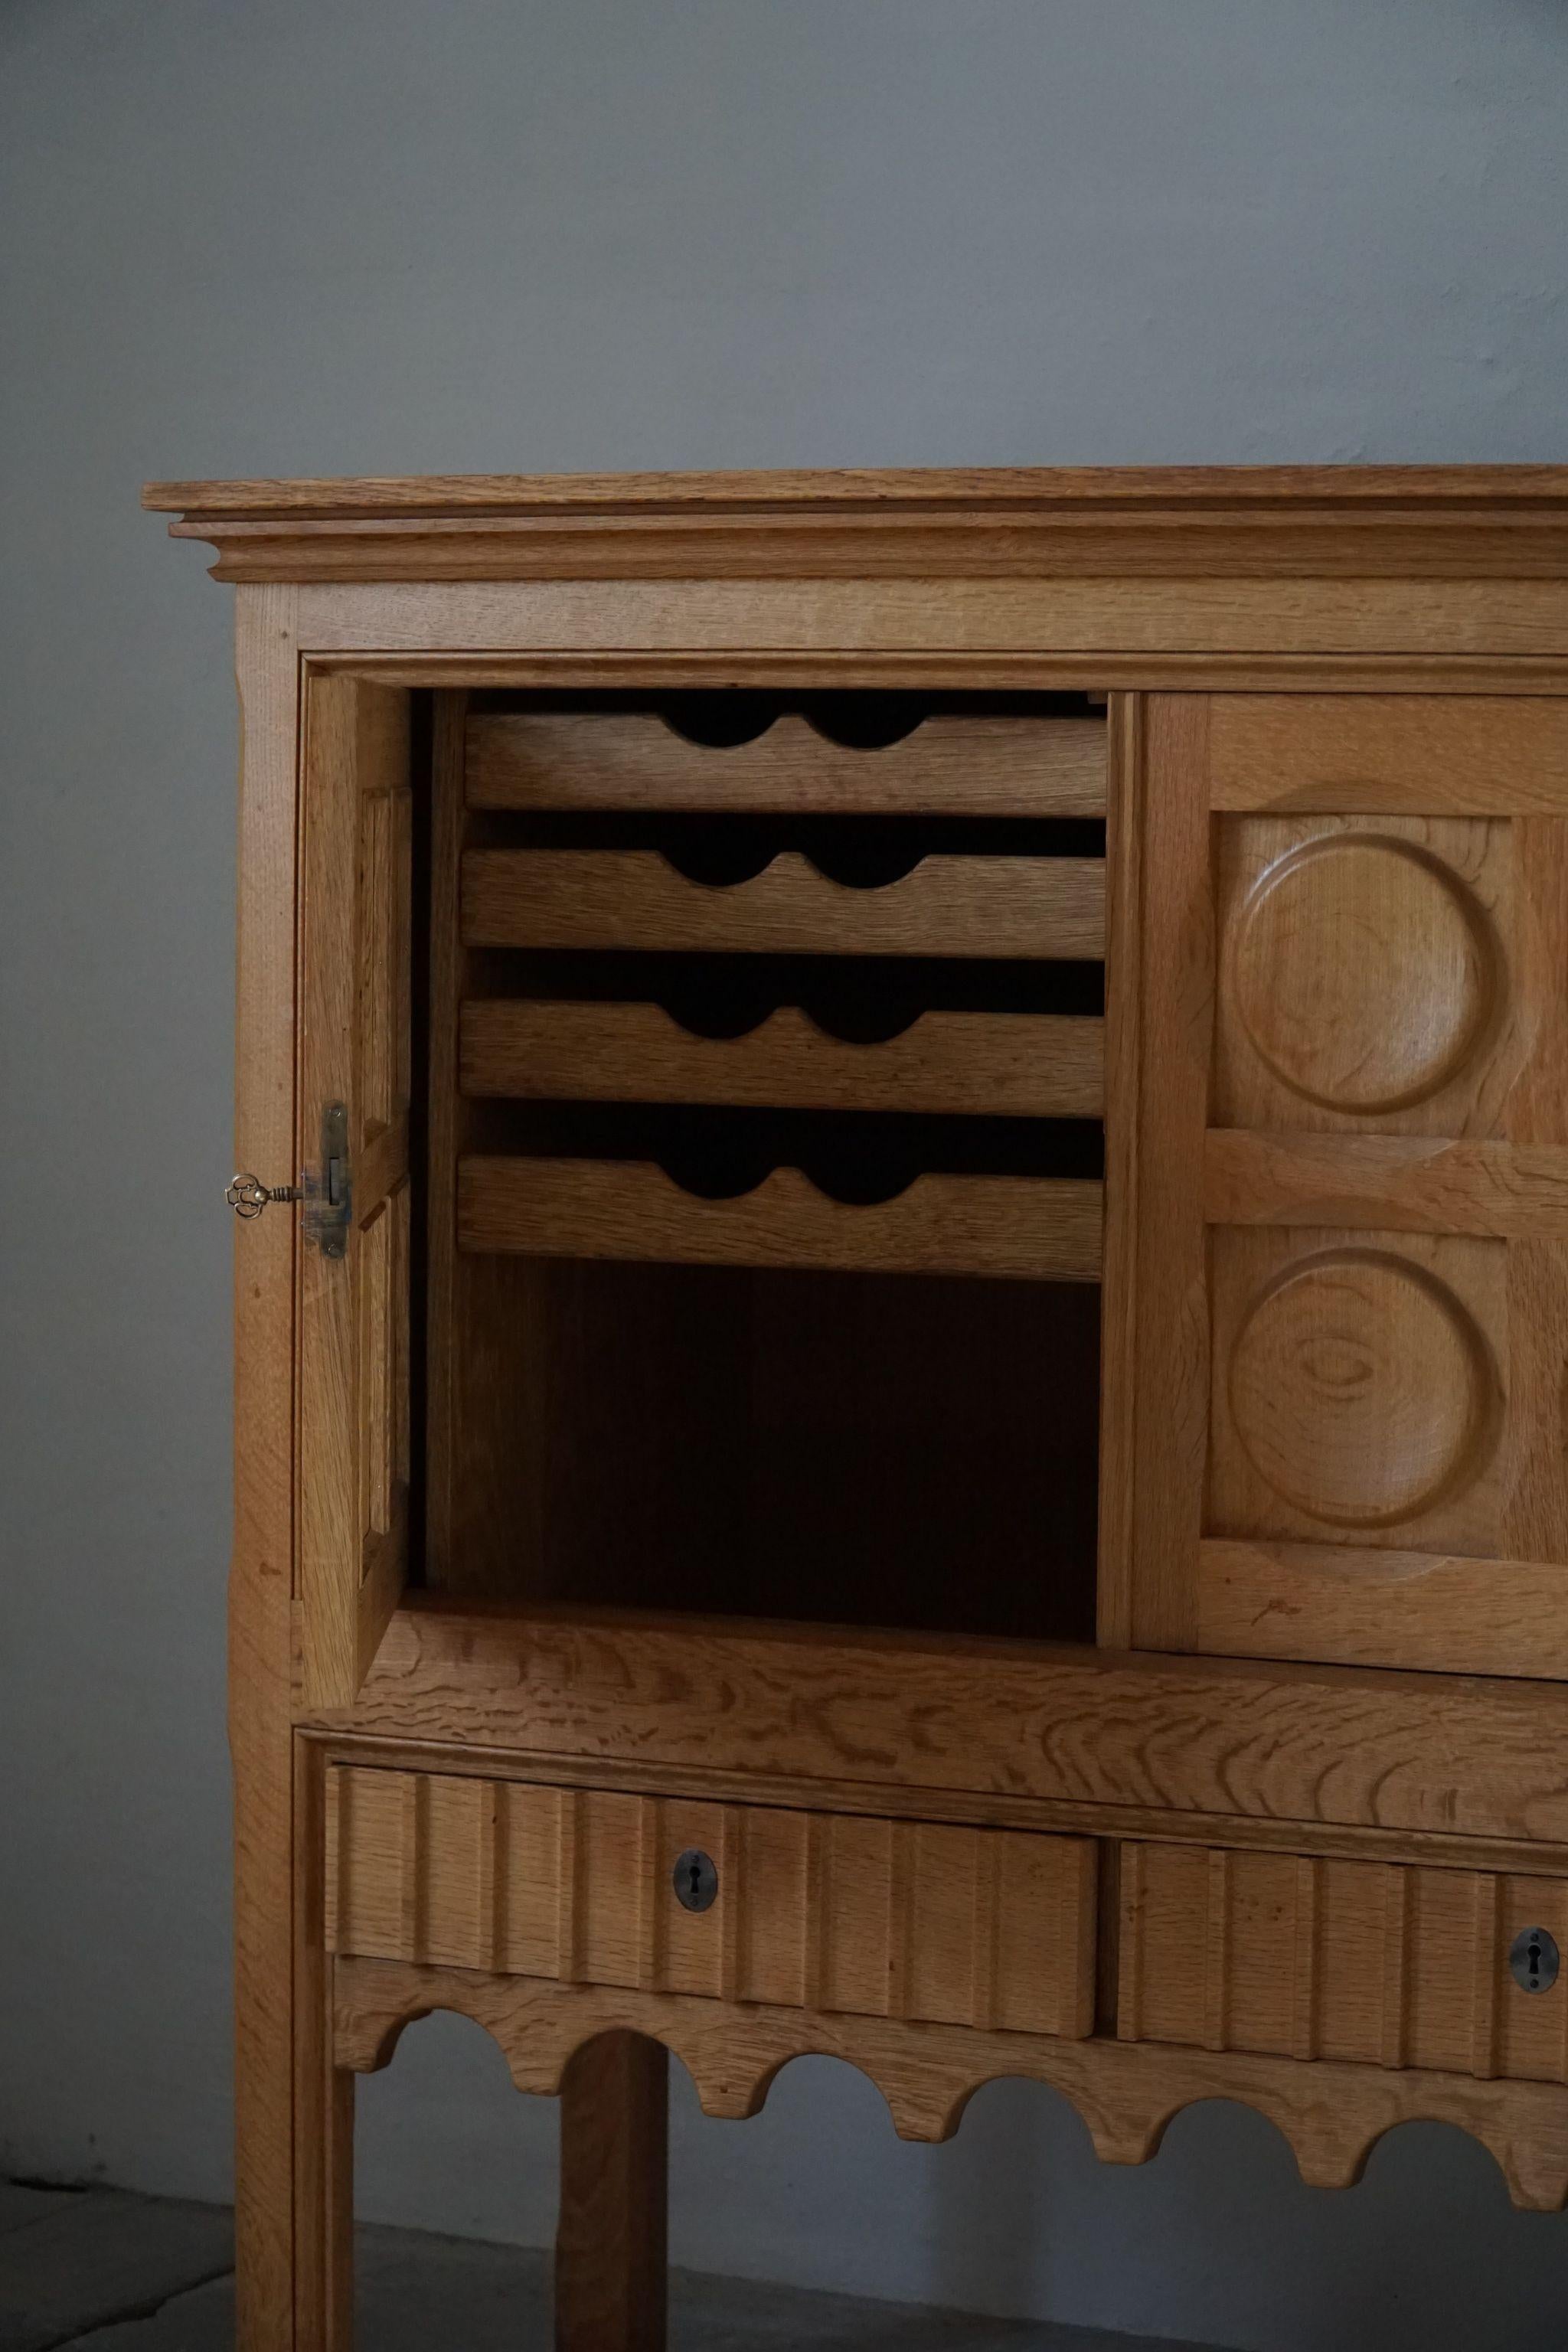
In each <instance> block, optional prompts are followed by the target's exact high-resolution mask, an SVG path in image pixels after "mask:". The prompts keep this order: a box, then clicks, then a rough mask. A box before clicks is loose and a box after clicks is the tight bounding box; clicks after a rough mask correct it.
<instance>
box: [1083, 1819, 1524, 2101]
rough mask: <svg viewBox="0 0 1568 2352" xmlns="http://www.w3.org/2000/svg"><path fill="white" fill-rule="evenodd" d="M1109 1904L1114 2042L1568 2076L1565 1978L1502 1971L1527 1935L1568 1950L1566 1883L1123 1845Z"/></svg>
mask: <svg viewBox="0 0 1568 2352" xmlns="http://www.w3.org/2000/svg"><path fill="white" fill-rule="evenodd" d="M1527 1927H1535V1928H1544V1929H1546V1931H1547V1933H1548V1934H1549V1935H1551V1936H1552V1937H1554V1938H1555V1939H1556V1941H1557V1942H1558V1944H1559V1945H1560V1946H1561V1947H1562V1948H1563V1950H1565V1951H1568V1881H1564V1880H1563V1879H1553V1878H1537V1877H1524V1876H1515V1875H1506V1874H1494V1873H1492V1872H1490V1871H1479V1870H1434V1869H1427V1868H1425V1867H1415V1866H1413V1865H1410V1864H1403V1863H1381V1862H1340V1861H1321V1860H1315V1859H1313V1858H1311V1857H1310V1856H1307V1855H1297V1854H1277V1853H1232V1852H1228V1851H1226V1850H1224V1849H1221V1848H1218V1847H1207V1848H1205V1847H1203V1846H1197V1845H1126V1846H1123V1848H1122V1849H1121V1971H1120V1973H1121V1987H1120V1998H1119V2001H1118V2030H1119V2032H1120V2034H1121V2039H1122V2040H1123V2041H1128V2042H1183V2043H1186V2044H1189V2045H1195V2046H1196V2047H1198V2048H1202V2049H1208V2050H1246V2051H1253V2052H1257V2053H1274V2054H1277V2055H1279V2056H1281V2057H1294V2058H1338V2059H1349V2060H1353V2061H1357V2062H1360V2063H1363V2064H1367V2065H1374V2066H1376V2065H1382V2066H1394V2067H1403V2066H1421V2067H1427V2068H1431V2069H1433V2070H1435V2071H1436V2072H1438V2073H1441V2074H1478V2075H1481V2076H1490V2075H1503V2076H1510V2077H1512V2078H1514V2079H1515V2080H1524V2081H1531V2082H1543V2083H1561V2082H1563V2081H1565V2080H1568V1971H1565V1972H1564V1974H1563V1977H1561V1978H1559V1979H1558V1980H1557V1981H1556V1983H1555V1984H1553V1985H1552V1987H1551V1989H1550V1990H1547V1991H1545V1992H1531V1991H1527V1990H1524V1989H1523V1988H1521V1986H1520V1985H1519V1984H1517V1983H1516V1982H1515V1980H1514V1979H1513V1976H1512V1974H1511V1973H1510V1968H1509V1951H1510V1946H1511V1944H1512V1942H1513V1939H1514V1937H1516V1936H1518V1935H1519V1933H1520V1931H1521V1929H1522V1928H1527Z"/></svg>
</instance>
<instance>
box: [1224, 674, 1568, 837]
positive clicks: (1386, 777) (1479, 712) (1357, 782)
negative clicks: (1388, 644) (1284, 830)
mask: <svg viewBox="0 0 1568 2352" xmlns="http://www.w3.org/2000/svg"><path fill="white" fill-rule="evenodd" d="M1210 724H1211V729H1212V735H1211V756H1212V761H1213V805H1214V806H1215V808H1216V809H1304V810H1316V811H1328V812H1332V813H1334V814H1341V815H1343V814H1353V813H1355V812H1358V811H1365V812H1368V813H1372V814H1378V815H1381V816H1394V815H1401V814H1404V815H1410V816H1415V817H1440V816H1444V815H1450V814H1451V815H1456V816H1531V815H1534V816H1561V815H1564V814H1568V702H1557V701H1551V700H1544V699H1543V700H1530V701H1521V700H1517V699H1510V698H1506V697H1503V696H1500V695H1489V694H1480V695H1474V696H1468V697H1467V698H1465V699H1464V700H1463V701H1462V702H1458V703H1456V702H1449V701H1447V700H1445V701H1442V702H1423V701H1416V700H1412V699H1411V698H1409V697H1408V696H1406V695H1358V696H1357V697H1356V698H1355V700H1354V702H1353V703H1346V702H1344V701H1342V699H1341V698H1339V697H1337V696H1334V695H1315V694H1289V695H1283V694H1238V695H1224V696H1221V697H1219V698H1216V700H1215V706H1214V711H1213V717H1212V719H1211V722H1210Z"/></svg>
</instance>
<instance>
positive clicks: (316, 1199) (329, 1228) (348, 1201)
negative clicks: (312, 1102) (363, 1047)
mask: <svg viewBox="0 0 1568 2352" xmlns="http://www.w3.org/2000/svg"><path fill="white" fill-rule="evenodd" d="M224 1199H225V1200H226V1202H228V1205H229V1207H230V1208H231V1209H232V1210H233V1211H234V1213H235V1215H236V1216H237V1217H244V1218H246V1219H247V1220H248V1219H249V1218H251V1217H258V1216H259V1215H260V1214H261V1212H262V1210H263V1209H265V1208H266V1207H267V1206H268V1204H269V1202H273V1201H302V1202H304V1203H305V1218H304V1225H305V1238H306V1240H307V1241H311V1242H314V1243H315V1244H316V1246H317V1248H318V1249H319V1250H320V1251H321V1255H322V1256H323V1257H343V1256H346V1255H347V1253H348V1237H349V1223H350V1220H351V1218H352V1216H353V1171H352V1170H351V1169H350V1166H349V1114H348V1106H347V1104H346V1103H341V1102H333V1103H328V1104H327V1106H326V1108H325V1109H324V1110H323V1111H322V1113H321V1170H320V1172H319V1173H318V1172H317V1171H316V1170H314V1169H311V1168H307V1169H306V1171H305V1180H304V1182H303V1183H302V1184H264V1183H263V1182H262V1181H261V1179H260V1177H259V1176H252V1175H250V1174H248V1173H246V1174H243V1175H239V1176H236V1177H235V1179H234V1181H232V1183H231V1184H230V1185H229V1187H228V1190H227V1191H226V1192H225V1194H224Z"/></svg>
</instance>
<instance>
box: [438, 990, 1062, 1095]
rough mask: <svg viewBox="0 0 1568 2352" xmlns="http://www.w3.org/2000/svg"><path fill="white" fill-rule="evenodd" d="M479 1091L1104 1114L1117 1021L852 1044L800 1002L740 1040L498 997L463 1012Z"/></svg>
mask: <svg viewBox="0 0 1568 2352" xmlns="http://www.w3.org/2000/svg"><path fill="white" fill-rule="evenodd" d="M461 1084H462V1089H463V1092H464V1093H465V1094H468V1095H498V1096H516V1097H531V1098H535V1099H539V1100H543V1101H552V1100H553V1101H561V1102H572V1101H579V1100H582V1101H587V1100H595V1099H597V1100H604V1101H610V1102H690V1103H744V1104H756V1105H759V1106H768V1105H774V1104H776V1105H779V1106H783V1107H791V1108H816V1109H824V1110H846V1109H853V1110H888V1111H900V1110H902V1111H928V1112H942V1111H952V1112H961V1113H962V1112H969V1113H975V1114H980V1115H994V1114H995V1113H997V1112H1005V1113H1011V1114H1014V1115H1016V1116H1018V1117H1027V1118H1098V1117H1099V1116H1100V1110H1101V1108H1102V1105H1103V1100H1104V1024H1103V1023H1102V1022H1100V1021H1099V1020H1096V1019H1093V1018H1075V1017H1072V1016H1068V1015H1059V1014H1051V1013H922V1014H921V1017H920V1019H919V1020H917V1021H915V1022H914V1023H912V1024H911V1025H910V1027H909V1028H908V1029H906V1030H903V1031H901V1032H900V1034H899V1035H897V1036H895V1037H890V1038H888V1039H887V1040H886V1041H885V1042H883V1043H881V1044H878V1045H857V1044H847V1043H846V1042H845V1041H844V1040H843V1039H842V1038H838V1037H835V1036H832V1035H830V1034H828V1032H827V1031H826V1030H824V1029H819V1028H818V1027H817V1025H816V1023H815V1022H814V1021H813V1020H812V1019H811V1018H810V1016H809V1015H808V1014H807V1013H803V1012H802V1011H800V1010H799V1008H798V1007H796V1006H794V1005H787V1006H784V1008H782V1009H781V1010H780V1011H778V1012H776V1013H772V1014H771V1015H770V1016H769V1017H768V1019H766V1020H765V1021H763V1022H762V1023H761V1024H759V1026H758V1027H757V1028H755V1029H752V1030H749V1031H747V1032H746V1033H745V1034H743V1035H742V1036H739V1037H721V1038H714V1037H700V1036H694V1035H693V1034H692V1033H691V1032H690V1031H689V1029H683V1028H682V1027H681V1025H680V1024H679V1022H678V1021H674V1020H672V1019H671V1017H670V1016H669V1014H668V1013H666V1012H665V1011H664V1010H663V1008H662V1006H660V1005H658V1004H594V1003H548V1002H543V1001H541V1000H539V999H536V998H507V999H500V998H490V999H486V1000H482V1001H477V1002H474V1003H467V1004H465V1005H464V1007H463V1013H462V1045H461Z"/></svg>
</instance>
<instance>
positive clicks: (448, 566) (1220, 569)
mask: <svg viewBox="0 0 1568 2352" xmlns="http://www.w3.org/2000/svg"><path fill="white" fill-rule="evenodd" d="M142 503H143V504H144V505H145V506H147V507H148V508H151V509H154V510H156V511H159V512H165V513H173V514H174V515H176V516H177V517H178V520H176V521H174V523H173V524H172V525H171V531H172V534H173V536H174V537H175V538H183V539H197V540H205V541H209V542H210V543H211V544H212V545H213V546H214V547H215V548H216V551H217V556H218V561H217V562H216V565H215V566H214V567H213V570H214V576H215V577H216V578H217V579H219V580H235V581H263V580H295V581H339V582H348V581H356V580H365V581H440V580H545V579H557V580H570V579H584V580H592V579H605V578H617V579H680V578H691V577H700V578H709V579H737V580H743V579H760V578H768V577H775V578H776V577H794V578H804V579H811V578H821V579H834V578H839V577H845V576H853V577H856V578H859V579H876V578H915V579H925V578H932V577H938V578H968V579H1030V578H1050V577H1064V576H1065V577H1072V576H1079V577H1084V578H1102V579H1118V578H1123V577H1125V578H1139V577H1142V578H1147V577H1149V576H1150V575H1151V574H1153V575H1156V576H1159V577H1163V578H1182V577H1185V576H1195V577H1203V576H1211V577H1212V576H1229V577H1237V578H1258V579H1279V578H1289V577H1292V576H1302V577H1317V578H1354V577H1358V576H1361V577H1405V578H1433V579H1437V578H1448V579H1464V578H1508V577H1512V578H1534V579H1542V578H1563V577H1568V467H1560V466H1462V467H1427V466H1368V467H1360V466H1301V467H1290V466H1286V467H1276V466H1259V467H1247V466H1242V467H979V468H973V469H949V468H942V467H931V468H916V469H910V470H895V471H888V472H855V471H846V472H837V473H831V472H795V473H741V472H737V473H714V474H621V475H616V474H561V475H513V474H472V475H432V476H427V477H425V478H402V479H398V478H364V479H360V480H344V481H310V480H303V481H231V482H153V483H150V484H148V486H147V488H145V490H144V491H143V493H142Z"/></svg>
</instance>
